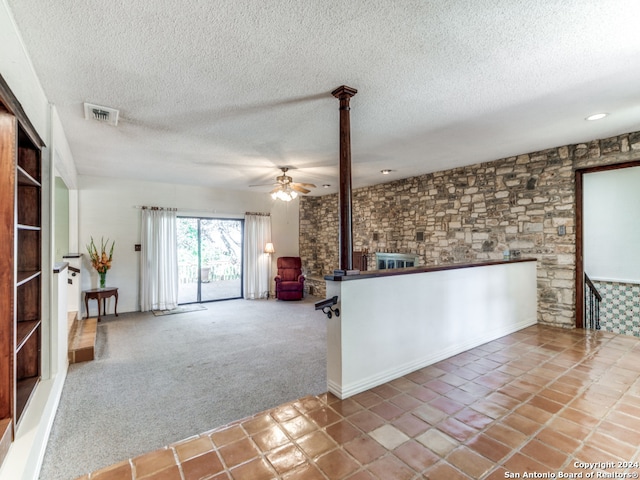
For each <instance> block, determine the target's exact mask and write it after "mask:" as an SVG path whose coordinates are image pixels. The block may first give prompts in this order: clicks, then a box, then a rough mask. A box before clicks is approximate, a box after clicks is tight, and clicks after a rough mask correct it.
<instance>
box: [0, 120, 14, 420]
mask: <svg viewBox="0 0 640 480" xmlns="http://www.w3.org/2000/svg"><path fill="white" fill-rule="evenodd" d="M17 138H18V122H17V120H16V118H15V116H13V115H11V114H9V113H0V181H1V183H2V188H0V239H2V241H1V244H2V249H1V252H0V299H1V301H0V419H2V418H12V417H13V402H14V399H13V391H14V388H13V382H14V356H13V350H14V322H15V312H14V310H13V298H15V285H16V283H15V282H16V279H15V278H14V263H13V262H14V255H15V252H14V246H15V194H16V169H15V162H16V158H17V150H16V143H17Z"/></svg>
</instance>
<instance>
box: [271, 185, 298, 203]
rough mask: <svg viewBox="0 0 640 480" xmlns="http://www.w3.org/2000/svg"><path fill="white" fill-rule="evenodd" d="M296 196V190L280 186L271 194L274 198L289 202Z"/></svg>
mask: <svg viewBox="0 0 640 480" xmlns="http://www.w3.org/2000/svg"><path fill="white" fill-rule="evenodd" d="M297 196H298V192H296V191H294V190H291V189H288V188H282V189H280V190H278V191H277V192H273V193H272V194H271V198H273V199H274V200H282V201H283V202H290V201H291V200H293V199H294V198H296V197H297Z"/></svg>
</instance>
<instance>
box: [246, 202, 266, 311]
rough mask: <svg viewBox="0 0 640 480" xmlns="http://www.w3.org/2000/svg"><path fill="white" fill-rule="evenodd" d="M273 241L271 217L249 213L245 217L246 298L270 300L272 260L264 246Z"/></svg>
mask: <svg viewBox="0 0 640 480" xmlns="http://www.w3.org/2000/svg"><path fill="white" fill-rule="evenodd" d="M270 241H271V216H269V215H268V214H253V213H247V214H245V216H244V258H245V262H244V265H245V272H244V298H248V299H251V300H253V299H256V298H268V295H269V286H270V282H271V278H270V275H271V272H270V271H269V270H270V269H271V258H270V256H269V255H268V254H266V253H264V246H265V244H266V243H267V242H270Z"/></svg>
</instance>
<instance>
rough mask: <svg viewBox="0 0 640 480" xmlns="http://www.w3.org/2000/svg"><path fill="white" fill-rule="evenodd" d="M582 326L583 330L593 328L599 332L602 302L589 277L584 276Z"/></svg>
mask: <svg viewBox="0 0 640 480" xmlns="http://www.w3.org/2000/svg"><path fill="white" fill-rule="evenodd" d="M584 286H585V296H584V303H585V308H584V317H585V318H584V325H585V328H593V329H596V330H600V302H601V301H602V295H600V293H599V292H598V289H597V288H596V286H595V285H594V284H593V282H592V281H591V279H590V278H589V276H588V275H587V274H586V272H585V274H584Z"/></svg>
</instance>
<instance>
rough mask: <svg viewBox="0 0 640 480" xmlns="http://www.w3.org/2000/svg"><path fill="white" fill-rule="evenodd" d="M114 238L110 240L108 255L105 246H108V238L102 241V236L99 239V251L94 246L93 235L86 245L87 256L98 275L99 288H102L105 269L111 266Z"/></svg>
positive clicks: (105, 274) (104, 279) (105, 273)
mask: <svg viewBox="0 0 640 480" xmlns="http://www.w3.org/2000/svg"><path fill="white" fill-rule="evenodd" d="M115 244H116V242H115V240H114V241H113V242H111V248H110V249H109V255H107V247H108V246H109V239H107V241H106V242H105V241H104V238H102V239H100V251H99V252H98V248H97V247H96V244H95V242H94V241H93V237H91V243H89V245H87V250H88V251H89V258H90V259H91V265H93V268H95V269H96V271H97V272H98V274H99V275H100V288H104V286H105V281H106V276H107V270H109V269H110V268H111V260H112V259H113V247H114V246H115Z"/></svg>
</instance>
